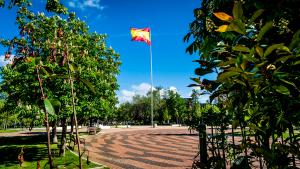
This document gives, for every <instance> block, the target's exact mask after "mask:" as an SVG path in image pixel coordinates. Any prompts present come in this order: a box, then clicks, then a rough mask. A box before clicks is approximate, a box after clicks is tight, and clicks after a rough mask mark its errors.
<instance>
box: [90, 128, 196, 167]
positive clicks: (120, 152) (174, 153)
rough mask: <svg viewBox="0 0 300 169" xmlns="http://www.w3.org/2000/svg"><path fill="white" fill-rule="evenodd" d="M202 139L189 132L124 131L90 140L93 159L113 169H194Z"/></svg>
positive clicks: (183, 130) (165, 130)
mask: <svg viewBox="0 0 300 169" xmlns="http://www.w3.org/2000/svg"><path fill="white" fill-rule="evenodd" d="M197 146H198V136H197V135H195V134H190V133H189V132H188V130H187V129H176V128H175V129H141V130H133V131H131V130H124V131H120V132H112V133H105V134H100V135H97V136H92V137H89V138H88V139H87V140H86V147H87V149H88V150H89V155H90V159H92V160H94V161H97V162H99V163H102V164H105V165H107V166H108V167H110V168H112V169H120V168H125V169H150V168H151V169H160V168H163V169H167V168H170V169H171V168H172V169H184V168H191V165H192V163H193V161H192V160H193V157H194V156H195V154H196V153H197V149H198V147H197Z"/></svg>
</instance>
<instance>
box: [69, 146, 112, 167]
mask: <svg viewBox="0 0 300 169" xmlns="http://www.w3.org/2000/svg"><path fill="white" fill-rule="evenodd" d="M66 149H68V150H69V151H70V152H71V153H72V154H74V155H76V156H77V157H78V154H77V153H75V152H74V151H72V150H70V149H69V148H67V147H66ZM81 159H83V160H87V159H86V158H85V157H81ZM89 161H90V162H92V163H94V164H97V165H100V167H95V168H89V169H104V168H109V167H107V166H106V165H104V164H100V163H98V162H95V161H92V160H89Z"/></svg>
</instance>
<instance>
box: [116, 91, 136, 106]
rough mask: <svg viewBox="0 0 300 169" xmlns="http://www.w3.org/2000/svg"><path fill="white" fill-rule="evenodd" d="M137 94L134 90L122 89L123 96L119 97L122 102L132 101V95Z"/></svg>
mask: <svg viewBox="0 0 300 169" xmlns="http://www.w3.org/2000/svg"><path fill="white" fill-rule="evenodd" d="M134 95H135V93H134V92H133V91H129V90H122V91H121V96H120V97H119V101H120V102H121V103H124V102H130V101H132V97H133V96H134Z"/></svg>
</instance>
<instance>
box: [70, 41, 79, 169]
mask: <svg viewBox="0 0 300 169" xmlns="http://www.w3.org/2000/svg"><path fill="white" fill-rule="evenodd" d="M68 52H69V51H68V46H67V45H66V55H67V61H68V67H69V68H68V74H69V80H70V85H71V96H72V108H73V116H74V122H75V132H76V142H77V148H78V158H79V168H80V169H82V162H81V153H80V140H79V134H78V123H77V116H76V107H75V94H74V83H73V81H74V80H73V78H72V77H71V69H70V62H69V59H68Z"/></svg>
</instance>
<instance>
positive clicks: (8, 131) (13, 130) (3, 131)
mask: <svg viewBox="0 0 300 169" xmlns="http://www.w3.org/2000/svg"><path fill="white" fill-rule="evenodd" d="M18 131H20V130H18V129H7V130H0V133H14V132H18Z"/></svg>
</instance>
